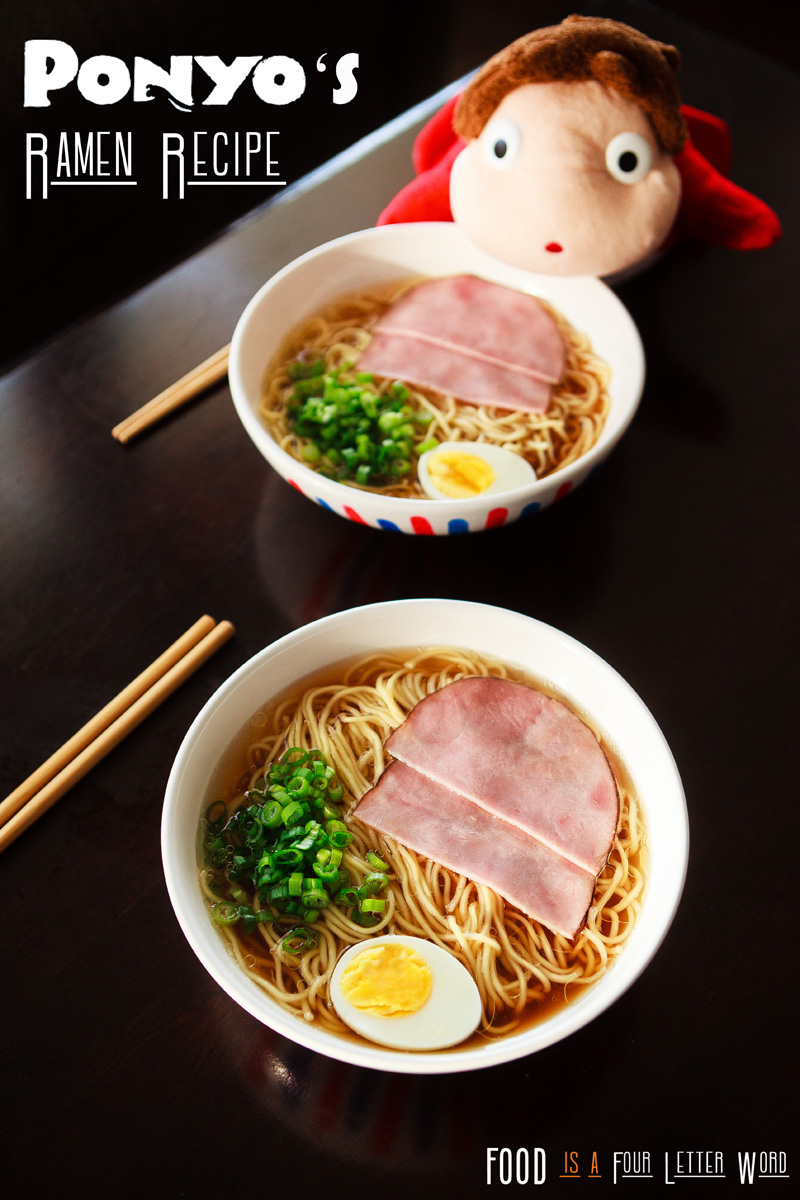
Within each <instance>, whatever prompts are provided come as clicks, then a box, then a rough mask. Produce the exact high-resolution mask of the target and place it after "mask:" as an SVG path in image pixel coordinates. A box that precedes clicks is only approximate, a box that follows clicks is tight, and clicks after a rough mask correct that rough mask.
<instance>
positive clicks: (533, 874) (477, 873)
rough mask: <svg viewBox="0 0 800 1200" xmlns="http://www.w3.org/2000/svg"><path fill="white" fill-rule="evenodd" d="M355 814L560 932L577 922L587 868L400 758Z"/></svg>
mask: <svg viewBox="0 0 800 1200" xmlns="http://www.w3.org/2000/svg"><path fill="white" fill-rule="evenodd" d="M355 815H356V817H357V818H358V820H359V821H361V822H362V823H363V824H364V825H368V826H370V827H371V828H373V829H377V830H379V831H380V832H382V833H385V834H388V835H389V837H392V838H394V839H395V840H396V841H398V842H402V844H403V845H404V846H408V847H410V849H412V850H415V851H416V852H417V853H418V854H423V855H424V856H425V857H426V858H430V859H432V860H433V861H434V862H438V863H441V864H442V866H445V867H448V868H449V869H450V870H451V871H456V872H457V873H458V874H459V875H466V876H468V877H469V878H470V879H473V880H474V881H475V882H476V883H484V884H486V885H487V887H490V888H493V889H494V891H496V892H498V893H499V894H500V895H501V896H503V897H504V898H505V899H506V900H508V901H509V902H510V903H511V904H514V905H516V907H517V908H520V909H521V910H522V911H523V912H525V913H527V914H528V915H529V916H531V917H533V918H534V919H535V920H537V921H541V922H542V923H543V924H544V925H547V927H548V928H549V929H552V930H554V931H555V932H556V933H561V934H563V935H564V937H567V938H574V937H575V936H576V934H577V933H578V932H579V930H580V928H581V926H582V925H583V922H584V920H585V918H586V913H587V911H588V909H589V905H590V904H591V902H592V895H593V893H594V886H595V878H594V875H591V874H590V873H589V872H588V871H583V870H581V868H580V867H576V866H575V864H574V863H571V862H569V861H568V860H567V859H566V858H563V857H562V856H561V855H560V854H555V853H554V852H553V851H552V850H549V849H548V848H547V846H543V845H542V843H541V842H537V841H536V839H535V838H532V837H529V836H528V834H526V833H523V832H522V830H521V829H518V828H517V826H515V825H509V824H508V822H506V821H503V820H500V818H498V817H494V816H492V815H491V814H490V813H488V812H487V811H486V810H485V809H484V808H481V807H480V806H479V805H477V804H473V803H472V802H471V801H470V800H466V799H464V797H463V796H459V795H458V794H457V793H456V792H453V791H451V790H450V789H449V788H446V787H443V786H442V785H441V784H439V783H435V782H433V780H431V779H428V778H427V777H426V776H424V775H421V774H420V773H419V772H418V771H415V770H413V769H412V768H411V767H407V766H406V765H405V763H401V762H393V763H392V764H391V765H390V766H388V767H387V768H386V770H385V771H384V772H383V774H382V775H381V777H380V779H379V780H378V783H377V784H376V785H375V787H373V788H372V790H371V791H369V792H367V793H366V795H365V796H364V797H363V798H362V800H361V801H360V803H359V805H358V808H357V809H356V812H355Z"/></svg>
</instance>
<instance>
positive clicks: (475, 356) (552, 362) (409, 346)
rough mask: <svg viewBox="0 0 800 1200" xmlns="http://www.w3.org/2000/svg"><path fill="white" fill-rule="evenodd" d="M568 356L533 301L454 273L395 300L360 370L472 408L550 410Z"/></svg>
mask: <svg viewBox="0 0 800 1200" xmlns="http://www.w3.org/2000/svg"><path fill="white" fill-rule="evenodd" d="M565 354H566V352H565V347H564V340H563V338H562V337H561V334H560V333H559V330H558V326H557V325H556V323H555V321H554V320H553V318H552V317H551V316H550V314H549V313H548V312H547V311H546V310H545V309H544V308H543V307H542V305H541V304H540V303H539V301H538V300H537V299H536V298H535V297H534V296H529V295H528V294H527V293H526V292H518V291H515V290H514V289H513V288H507V287H501V286H500V285H499V284H497V283H489V282H488V280H485V279H478V278H477V277H476V276H474V275H456V276H453V277H451V278H444V279H432V280H430V282H425V283H420V284H417V286H416V287H413V288H410V289H409V291H407V292H404V293H403V295H402V296H400V297H399V299H397V300H395V302H394V304H392V305H391V306H390V308H389V309H388V310H387V311H386V312H385V313H384V315H383V316H382V317H381V319H380V320H379V321H378V323H377V325H376V326H375V330H374V333H373V336H372V340H371V341H370V344H369V345H368V346H367V348H366V350H365V351H364V353H363V354H362V355H361V357H360V359H359V362H358V369H359V371H369V372H370V373H371V374H373V375H381V376H385V377H388V378H392V379H402V380H404V381H405V382H406V383H411V384H416V385H417V386H418V387H425V388H431V389H433V390H434V391H437V392H442V393H445V394H448V395H452V396H455V397H456V399H457V400H463V401H466V402H468V403H471V404H485V405H491V406H495V407H497V408H508V409H521V410H523V411H530V412H544V411H545V410H546V409H547V406H548V404H549V403H550V388H551V387H552V385H553V384H554V383H558V381H559V379H560V378H561V376H562V374H563V371H564V362H565Z"/></svg>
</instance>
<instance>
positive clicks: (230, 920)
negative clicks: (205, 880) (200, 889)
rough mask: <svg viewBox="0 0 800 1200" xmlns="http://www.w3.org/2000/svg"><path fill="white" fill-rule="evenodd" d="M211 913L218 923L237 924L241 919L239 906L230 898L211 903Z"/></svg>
mask: <svg viewBox="0 0 800 1200" xmlns="http://www.w3.org/2000/svg"><path fill="white" fill-rule="evenodd" d="M211 915H212V917H213V918H214V920H215V921H216V923H217V924H218V925H235V924H236V922H237V921H238V920H239V906H238V904H231V903H230V901H228V900H218V901H217V902H216V904H212V905H211Z"/></svg>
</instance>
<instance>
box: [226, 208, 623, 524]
mask: <svg viewBox="0 0 800 1200" xmlns="http://www.w3.org/2000/svg"><path fill="white" fill-rule="evenodd" d="M431 229H435V230H436V234H437V236H438V237H454V236H455V237H458V238H463V237H464V235H463V233H462V231H461V230H460V229H459V228H458V226H457V225H456V224H455V223H454V222H451V221H416V222H412V223H408V224H394V225H378V226H373V227H370V228H368V229H359V230H356V231H355V232H353V233H346V234H342V235H341V236H340V237H337V238H332V239H331V240H330V241H327V242H323V243H322V244H321V245H319V246H315V247H314V248H313V249H312V250H307V251H306V252H305V254H301V255H299V257H297V258H295V259H293V260H292V261H291V262H289V263H287V264H286V266H285V267H282V268H281V269H280V270H279V271H277V272H276V273H275V274H274V275H272V276H270V278H269V279H267V280H266V281H265V282H264V283H263V284H262V285H261V287H260V288H259V289H258V291H257V292H256V293H255V295H254V296H252V297H251V299H250V300H249V301H248V303H247V305H246V307H245V309H244V311H243V312H242V314H241V316H240V317H239V320H238V321H237V322H236V327H235V329H234V331H233V336H232V338H231V345H230V351H229V354H228V380H229V385H230V392H231V398H232V400H233V404H234V407H235V409H236V412H237V415H238V417H239V420H240V421H241V422H242V425H243V426H244V428H245V430H246V432H247V434H248V436H249V437H250V439H251V441H252V442H253V443H254V445H255V446H256V447H257V448H258V450H259V451H260V453H261V454H262V455H263V456H264V457H265V458H266V459H267V461H268V462H269V463H270V464H271V465H272V466H273V467H275V464H276V463H280V464H282V468H283V469H282V470H281V471H280V473H281V474H282V475H283V476H284V478H288V477H289V476H290V475H291V476H292V477H294V478H295V479H296V480H297V481H298V483H299V484H302V488H303V490H304V491H307V494H311V495H314V494H315V492H316V493H319V492H321V493H322V495H330V496H333V497H337V498H338V499H339V500H340V502H341V503H342V505H347V504H351V505H352V504H353V502H354V499H353V498H354V496H357V497H364V496H367V497H370V498H371V499H373V500H374V501H377V502H378V503H379V504H380V507H381V510H382V511H385V512H386V513H387V514H388V515H392V516H396V517H402V516H407V515H408V513H409V505H410V503H414V504H423V505H424V506H425V510H426V511H428V505H435V512H436V513H437V514H438V515H439V516H441V517H442V518H450V517H458V516H459V515H461V514H463V513H464V512H465V509H466V506H470V505H475V506H476V507H477V506H480V505H481V504H482V503H483V502H485V501H487V500H488V501H489V502H490V506H491V507H495V506H497V505H499V504H501V503H503V502H506V503H513V502H514V501H519V500H520V498H521V497H524V498H525V500H526V502H528V503H530V502H532V501H534V500H535V499H536V498H537V496H540V495H543V494H545V493H547V492H549V491H551V490H552V489H555V488H559V487H561V486H562V485H563V484H565V483H567V482H572V481H574V480H575V477H576V476H580V477H581V478H583V476H584V475H586V474H588V473H589V471H591V470H592V468H593V467H594V466H596V465H597V463H598V462H599V461H601V460H602V459H603V458H604V457H605V456H606V454H607V453H608V452H609V450H611V449H612V448H613V447H614V446H615V445H616V443H617V442H618V441H619V440H620V438H621V437H622V436H623V435H624V433H625V432H626V430H627V429H628V426H629V425H630V423H631V421H632V420H633V418H634V416H635V415H636V411H637V409H638V407H639V403H640V401H641V398H642V394H643V392H644V385H645V377H646V360H645V353H644V345H643V343H642V338H641V335H640V333H639V330H638V329H637V327H636V324H635V322H634V320H633V318H632V317H631V315H630V313H629V312H628V310H627V308H626V307H625V305H624V304H623V303H622V301H621V300H620V298H619V297H618V296H617V294H616V293H615V292H614V291H613V289H612V288H610V287H609V286H608V284H607V283H605V282H604V281H603V280H602V279H600V278H598V277H596V276H594V275H571V276H559V275H553V276H550V275H542V274H535V273H534V272H531V271H522V270H521V269H519V268H512V267H510V265H509V264H505V263H500V266H501V267H502V268H503V270H507V269H511V270H513V271H514V272H515V273H516V274H517V275H518V276H519V277H520V279H522V278H528V279H529V280H543V281H545V282H546V283H551V284H552V282H553V281H554V280H556V281H558V282H557V283H556V284H555V285H554V286H556V287H564V286H568V283H565V282H564V281H568V282H572V281H574V282H575V283H576V285H580V286H581V287H583V288H590V289H592V290H595V291H596V292H597V295H598V298H602V300H601V302H602V303H604V304H608V305H610V307H611V309H612V310H613V312H614V313H615V315H616V316H617V317H618V318H619V319H620V320H621V322H622V325H623V326H624V327H625V328H626V329H627V333H628V336H629V338H630V346H629V348H628V350H629V365H630V367H631V369H632V370H633V372H634V375H635V380H636V383H635V386H634V387H633V389H632V390H631V394H630V396H629V397H627V400H626V404H625V406H624V407H623V408H621V409H620V420H619V424H618V425H617V426H616V427H615V429H614V431H613V433H612V432H611V431H610V427H609V422H608V420H606V422H605V424H604V426H603V429H602V430H601V432H600V435H599V437H598V439H597V441H596V442H595V443H594V445H593V446H592V447H591V448H590V449H589V450H587V451H586V453H585V454H582V455H581V456H580V457H579V458H577V459H576V460H575V461H574V462H572V463H569V464H568V465H567V466H565V467H559V468H558V469H557V470H556V471H553V472H551V474H549V475H545V476H543V477H542V478H541V479H540V478H537V479H535V480H534V481H533V483H529V484H526V485H524V486H523V487H516V488H509V489H508V490H507V491H504V492H495V493H492V495H491V497H482V496H477V497H474V498H470V499H467V500H464V499H460V500H434V499H432V498H431V497H428V496H422V497H406V496H387V495H384V494H383V493H375V492H370V491H366V490H364V489H362V488H358V487H354V486H350V485H348V484H344V483H339V482H338V480H334V479H327V478H326V477H325V476H321V475H320V474H319V472H318V471H314V470H313V468H311V467H309V466H307V465H306V464H305V463H302V462H300V461H299V459H296V458H294V457H293V456H292V455H291V454H289V453H288V452H287V451H286V450H284V449H283V448H282V447H281V446H279V445H278V443H277V442H276V441H275V439H274V438H273V437H272V435H271V434H270V433H269V432H268V430H267V429H266V427H265V426H264V425H263V424H262V422H261V420H260V419H259V417H258V415H257V413H256V411H255V409H254V408H253V407H252V405H251V404H250V401H249V400H248V398H247V387H246V385H245V383H244V379H243V371H242V347H243V344H244V343H245V340H246V338H247V334H248V327H249V325H250V322H251V321H252V319H253V316H254V314H255V313H256V311H257V310H258V308H259V307H260V305H261V303H262V302H263V300H264V298H265V297H266V296H268V295H269V293H270V292H272V291H273V290H274V289H275V288H276V287H278V286H280V284H281V283H282V281H283V280H284V279H286V278H287V277H288V276H290V275H291V274H293V273H294V271H296V270H297V269H298V268H301V267H302V266H304V265H305V264H306V263H308V262H311V261H313V260H314V259H317V258H321V257H325V256H326V255H328V254H331V253H333V252H335V251H336V250H337V249H338V248H340V247H342V246H345V245H353V246H355V247H356V248H357V247H358V246H359V245H360V244H361V243H362V242H364V241H367V242H369V241H375V240H377V241H383V240H386V241H387V242H388V243H389V244H391V241H392V240H400V239H402V238H408V237H409V236H413V235H411V234H409V230H417V231H419V232H420V233H421V235H422V236H424V235H425V233H426V231H430V230H431ZM445 230H447V231H448V232H444V231H445ZM450 231H454V232H452V233H451V232H450ZM475 249H477V248H475ZM485 257H487V258H488V257H489V256H485ZM498 262H499V260H498ZM506 286H513V285H506ZM532 294H534V295H535V294H537V293H536V292H533V293H532ZM264 369H265V370H266V363H265V364H264ZM273 459H274V460H275V461H274V462H273ZM362 503H363V501H362ZM431 511H433V510H431Z"/></svg>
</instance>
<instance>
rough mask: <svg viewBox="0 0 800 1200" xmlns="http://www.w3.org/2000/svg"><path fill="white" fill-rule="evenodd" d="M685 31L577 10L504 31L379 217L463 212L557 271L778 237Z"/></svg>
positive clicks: (465, 221) (489, 246)
mask: <svg viewBox="0 0 800 1200" xmlns="http://www.w3.org/2000/svg"><path fill="white" fill-rule="evenodd" d="M679 63H680V58H679V55H678V51H677V50H676V49H675V47H674V46H667V45H664V44H663V43H662V42H657V41H653V40H652V39H651V38H649V37H646V36H645V35H644V34H642V33H639V32H638V31H637V30H635V29H632V28H631V27H630V26H628V25H623V24H621V23H620V22H618V21H610V20H605V19H602V18H595V17H580V16H571V17H567V18H566V20H564V21H562V22H561V24H560V25H554V26H551V27H549V28H546V29H537V30H536V31H535V32H534V33H530V34H528V35H527V36H525V37H522V38H520V39H519V40H518V41H516V42H514V43H512V45H510V46H508V47H506V49H505V50H502V51H501V52H500V53H499V54H496V55H495V56H494V57H493V58H491V59H490V60H489V61H488V62H487V63H486V64H485V66H484V67H483V68H482V69H481V70H480V71H478V73H477V74H476V75H475V77H474V78H473V79H472V80H471V82H470V83H469V84H468V86H467V88H466V89H465V90H464V92H463V93H462V94H461V95H460V96H457V97H454V98H453V99H452V100H451V101H450V102H449V103H448V104H447V105H446V106H445V107H444V108H443V109H442V110H441V111H440V112H439V113H438V114H437V115H436V116H435V117H434V118H433V119H432V120H431V121H430V122H429V123H428V125H426V126H425V128H424V129H423V130H422V132H421V133H420V134H419V137H418V138H417V141H416V144H415V148H414V166H415V170H416V172H417V178H416V179H415V180H414V181H413V182H412V183H410V184H408V186H407V187H405V188H404V189H403V190H402V191H401V192H400V193H399V194H398V195H397V196H396V197H395V199H394V200H393V201H392V202H391V204H389V206H388V207H387V208H386V209H385V211H384V212H383V213H382V214H381V216H380V218H379V222H378V223H379V224H391V223H393V222H400V221H452V220H455V221H456V222H457V224H458V225H460V226H461V227H462V228H463V229H464V231H465V232H466V234H467V235H468V237H469V238H470V239H471V240H472V241H474V242H475V243H476V244H477V245H478V246H480V247H481V248H482V249H483V250H486V251H487V252H488V253H489V254H492V255H493V256H495V257H496V258H499V259H502V260H503V261H505V262H509V263H513V264H514V265H515V266H519V267H523V268H525V269H527V270H531V271H538V272H544V273H547V274H553V275H616V274H619V273H620V272H623V271H626V270H629V269H631V268H633V267H635V266H636V265H638V264H640V263H642V262H644V261H646V260H647V259H648V258H650V257H651V256H653V255H654V254H655V253H657V252H658V251H660V250H663V249H665V248H666V247H667V246H669V245H670V244H672V242H673V241H674V240H675V239H676V238H677V237H679V236H682V235H688V236H692V237H696V238H699V239H702V240H705V241H709V242H713V243H715V244H718V245H723V246H730V247H734V248H736V249H743V250H744V249H756V248H760V247H764V246H769V245H771V244H772V242H774V241H775V239H776V238H778V237H779V236H780V232H781V228H780V222H779V221H778V218H777V217H776V215H775V213H773V212H772V210H771V209H770V208H768V206H767V205H766V204H764V203H763V202H762V201H761V200H759V199H757V197H755V196H752V195H751V194H750V193H749V192H746V191H744V190H743V189H742V188H739V187H737V186H736V185H735V184H733V183H731V182H730V181H729V180H728V179H727V178H726V173H727V171H728V169H729V166H730V149H731V147H730V137H729V135H728V130H727V126H726V125H725V124H724V122H723V121H720V120H719V119H718V118H716V117H713V116H710V115H709V114H707V113H703V112H700V111H699V110H698V109H693V108H690V107H688V106H685V105H684V106H682V105H681V102H680V96H679V93H678V87H677V83H676V79H675V75H676V72H677V69H678V66H679Z"/></svg>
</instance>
